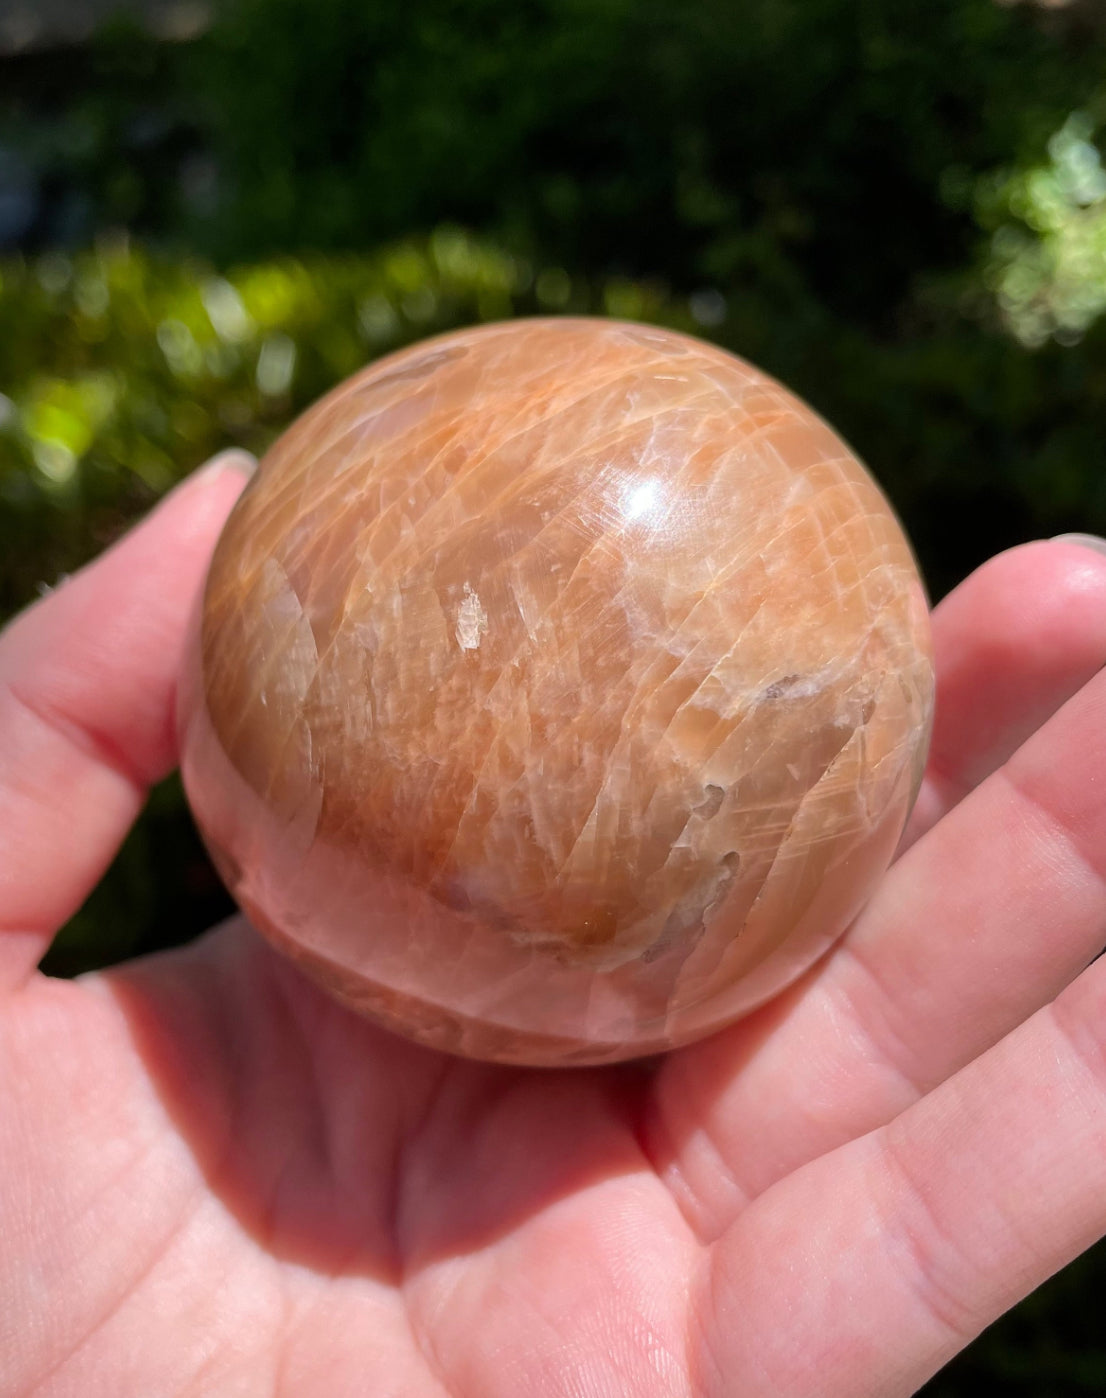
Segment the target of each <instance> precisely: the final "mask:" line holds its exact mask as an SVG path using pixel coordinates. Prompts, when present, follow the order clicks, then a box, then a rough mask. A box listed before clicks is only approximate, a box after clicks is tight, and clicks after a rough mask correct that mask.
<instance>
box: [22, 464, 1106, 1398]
mask: <svg viewBox="0 0 1106 1398" xmlns="http://www.w3.org/2000/svg"><path fill="white" fill-rule="evenodd" d="M240 482H241V475H240V472H239V471H238V470H237V469H236V467H235V463H234V462H233V461H231V462H228V463H223V465H222V467H221V468H220V469H215V470H213V471H208V472H207V473H205V474H202V475H201V476H199V477H196V478H194V479H192V480H191V481H189V482H188V483H186V485H185V486H184V487H183V488H182V489H181V490H179V491H178V492H177V493H176V494H175V495H174V496H173V497H171V498H170V499H169V500H168V501H167V502H166V503H165V504H164V505H163V506H162V507H161V508H160V509H159V510H158V511H157V512H156V513H155V514H154V515H153V516H152V517H151V519H150V520H149V521H147V522H146V524H144V525H143V526H142V527H141V528H140V529H139V530H137V531H136V532H135V533H134V534H132V535H131V536H130V537H129V538H127V539H126V540H124V541H123V543H122V544H121V545H120V546H118V547H117V548H116V549H115V550H113V551H112V552H111V553H109V554H108V555H106V556H105V557H104V558H103V559H101V560H100V561H99V562H98V563H97V564H96V565H94V567H92V568H91V569H89V570H87V571H86V572H85V573H84V574H82V575H80V576H79V577H77V578H76V579H74V580H72V581H70V582H69V583H67V584H66V585H65V586H64V587H62V588H61V589H60V590H59V591H58V592H57V593H55V594H54V595H52V596H51V597H49V598H47V599H46V600H44V601H43V602H42V603H40V604H39V605H38V606H36V607H35V608H33V609H31V610H30V611H29V612H28V613H26V614H24V615H23V616H22V617H21V618H19V619H18V620H17V621H16V623H15V624H14V625H13V626H12V627H11V628H9V630H8V632H7V633H5V635H4V636H3V638H2V639H0V1298H2V1299H3V1306H2V1307H0V1394H2V1395H4V1398H7V1396H8V1395H16V1394H18V1395H31V1394H34V1395H70V1394H73V1395H80V1398H98V1395H105V1396H106V1395H110V1398H129V1396H130V1395H139V1396H140V1398H159V1395H183V1394H197V1395H200V1394H202V1395H215V1396H216V1398H223V1395H236V1396H237V1395H242V1396H243V1398H247V1396H248V1395H254V1394H258V1395H261V1394H264V1395H294V1398H312V1395H314V1394H316V1393H318V1394H325V1395H327V1398H344V1395H347V1394H348V1395H369V1398H387V1396H388V1395H396V1396H397V1398H421V1395H423V1394H426V1395H436V1396H437V1398H441V1396H442V1395H466V1398H467V1396H468V1395H471V1396H472V1398H498V1395H504V1398H529V1395H566V1398H567V1396H568V1395H571V1396H572V1398H607V1395H611V1396H612V1398H614V1395H618V1396H619V1398H622V1396H623V1395H638V1394H640V1395H656V1398H661V1396H662V1395H663V1398H675V1396H676V1395H692V1394H694V1395H723V1398H731V1396H732V1395H746V1394H750V1395H752V1394H773V1395H776V1394H788V1395H802V1396H803V1398H805V1396H806V1395H815V1394H817V1395H831V1394H832V1395H842V1398H858V1395H868V1394H872V1395H879V1398H885V1395H894V1394H907V1393H910V1392H912V1391H913V1390H914V1389H915V1388H916V1387H917V1386H918V1385H919V1384H920V1383H921V1382H923V1381H924V1379H925V1378H927V1377H928V1376H929V1375H930V1374H932V1373H933V1372H934V1371H935V1370H936V1369H937V1368H938V1367H939V1366H940V1365H941V1364H942V1363H943V1362H944V1361H945V1360H946V1359H948V1358H949V1357H950V1356H951V1355H952V1354H954V1353H955V1352H956V1351H957V1350H958V1349H959V1348H961V1347H962V1346H963V1345H964V1344H966V1343H967V1341H968V1340H969V1339H970V1338H971V1337H972V1336H973V1335H975V1334H976V1333H977V1332H978V1331H979V1330H980V1329H981V1328H982V1327H983V1326H984V1325H986V1324H987V1323H988V1322H989V1321H990V1320H992V1319H993V1318H994V1317H995V1316H997V1315H998V1314H1000V1313H1001V1312H1002V1311H1003V1310H1004V1309H1006V1308H1007V1307H1008V1306H1010V1305H1011V1304H1013V1302H1014V1301H1016V1300H1017V1299H1018V1298H1019V1297H1020V1296H1022V1295H1024V1294H1025V1293H1026V1292H1028V1291H1029V1290H1031V1289H1032V1288H1033V1287H1034V1286H1035V1285H1037V1284H1038V1283H1039V1282H1040V1281H1042V1280H1043V1279H1044V1278H1045V1277H1046V1276H1047V1275H1049V1273H1051V1272H1052V1271H1054V1270H1055V1269H1056V1268H1057V1267H1059V1266H1061V1265H1062V1264H1063V1263H1064V1262H1066V1261H1067V1260H1068V1259H1070V1258H1071V1257H1073V1256H1074V1255H1075V1254H1076V1253H1078V1252H1079V1251H1080V1250H1082V1249H1083V1248H1085V1247H1087V1246H1088V1245H1089V1244H1090V1243H1092V1242H1093V1241H1094V1240H1095V1239H1096V1238H1097V1237H1098V1236H1099V1235H1100V1234H1101V1233H1102V1232H1104V1231H1106V1030H1104V1025H1106V964H1104V963H1102V962H1100V963H1096V964H1094V965H1089V963H1091V962H1092V959H1093V958H1094V956H1095V955H1096V953H1097V952H1098V950H1099V949H1100V947H1101V944H1102V941H1103V938H1104V927H1106V882H1104V877H1106V799H1104V797H1106V738H1104V737H1103V735H1104V734H1106V674H1103V675H1098V676H1097V677H1096V672H1097V671H1099V669H1100V667H1101V666H1102V665H1103V662H1106V557H1102V556H1099V555H1097V554H1095V553H1094V552H1092V551H1090V550H1087V549H1084V548H1081V547H1079V546H1078V545H1076V544H1071V543H1051V544H1036V545H1029V546H1026V547H1024V548H1022V549H1019V550H1015V551H1013V552H1011V553H1009V554H1006V555H1003V556H1001V557H1000V558H998V559H996V560H993V561H992V562H991V563H990V564H988V565H987V566H986V567H984V568H983V569H981V570H980V571H979V572H978V573H977V574H975V575H974V576H973V577H972V578H971V579H969V580H968V581H967V582H966V583H965V584H964V585H963V586H962V587H961V588H960V589H959V590H958V591H957V593H955V594H953V596H952V597H951V598H950V599H948V600H947V601H946V602H945V603H944V604H943V605H942V607H941V608H940V609H939V610H938V613H937V615H936V618H935V626H936V634H937V646H938V666H939V707H938V727H937V734H936V739H935V744H934V751H933V758H932V761H931V766H930V770H929V773H928V774H927V779H926V782H925V785H924V787H923V791H922V796H921V799H920V801H919V805H918V809H917V811H916V812H915V816H914V820H913V823H912V826H911V829H910V831H909V832H908V835H907V838H906V840H904V848H906V849H907V852H906V853H905V854H903V855H902V856H901V857H900V858H899V860H898V861H897V862H896V864H895V865H894V866H893V868H892V870H891V871H890V873H889V874H888V875H887V877H886V878H885V880H884V882H883V884H882V885H881V887H880V889H879V890H878V892H877V894H876V896H875V898H874V899H873V901H872V903H871V904H870V906H869V908H868V910H867V911H866V912H865V913H864V914H863V915H862V916H861V917H860V919H859V920H858V921H857V923H856V924H855V925H854V926H853V928H852V929H851V930H850V932H849V933H848V935H847V936H846V938H845V939H844V940H843V941H842V942H841V944H840V945H839V947H838V948H837V949H836V950H835V951H834V952H833V953H832V954H831V955H830V956H828V957H827V958H825V959H824V961H823V962H822V963H821V964H820V965H819V966H817V967H816V968H815V969H814V970H813V971H812V972H810V973H809V974H808V975H807V976H806V978H805V979H804V980H803V981H802V982H801V983H800V984H799V985H797V986H795V987H793V988H792V989H791V990H790V991H788V992H787V993H786V994H784V995H783V996H781V997H780V998H779V999H777V1000H776V1001H775V1002H773V1003H772V1004H771V1005H769V1006H768V1007H766V1008H765V1009H763V1010H761V1011H760V1012H759V1013H758V1014H756V1015H754V1016H753V1017H752V1018H751V1019H749V1020H746V1021H744V1022H743V1023H741V1024H739V1025H737V1026H735V1027H734V1028H732V1029H730V1030H729V1031H727V1032H725V1033H723V1034H720V1035H718V1036H716V1037H714V1038H713V1039H710V1040H708V1041H705V1042H704V1043H701V1044H698V1045H695V1046H692V1047H690V1048H688V1049H685V1050H682V1051H681V1052H679V1053H675V1054H672V1055H670V1056H669V1057H667V1058H665V1059H662V1060H659V1061H656V1062H653V1063H649V1064H644V1065H629V1066H626V1067H622V1068H614V1069H611V1068H606V1069H597V1070H590V1071H579V1070H576V1071H571V1072H533V1071H526V1070H519V1069H505V1068H497V1067H491V1066H486V1065H481V1064H474V1063H466V1062H462V1061H459V1060H452V1059H448V1058H445V1057H442V1056H439V1055H437V1054H434V1053H431V1052H429V1051H427V1050H424V1049H420V1048H417V1047H414V1046H412V1045H408V1044H406V1043H403V1042H401V1041H399V1040H397V1039H395V1038H393V1037H391V1036H390V1035H388V1034H386V1033H384V1032H383V1031H381V1030H378V1029H376V1028H375V1027H373V1026H372V1025H370V1024H367V1023H365V1022H362V1021H360V1020H358V1019H357V1018H355V1017H354V1016H352V1015H351V1014H349V1013H348V1012H346V1011H344V1010H342V1009H341V1008H339V1007H338V1006H337V1005H335V1004H333V1003H331V1002H330V1001H329V1000H328V999H326V997H324V996H323V995H322V994H321V993H319V992H318V991H316V990H315V989H314V988H313V987H312V986H311V985H309V984H308V983H307V982H305V981H304V980H303V979H302V978H301V976H300V975H299V973H298V972H296V971H295V970H294V969H293V968H292V967H291V966H289V965H287V964H285V963H284V962H282V961H281V960H280V959H279V958H277V957H276V956H274V955H273V954H272V953H271V952H270V951H269V950H268V949H267V947H266V946H265V945H264V944H263V943H262V942H261V940H260V939H259V938H258V937H257V936H256V935H255V934H254V933H253V931H252V930H251V929H250V928H249V927H247V926H246V925H245V924H244V923H242V922H241V921H240V920H235V921H233V922H231V923H229V924H227V925H226V926H224V927H221V928H219V929H217V930H215V931H214V932H212V933H210V934H209V935H208V936H207V937H206V938H204V939H203V940H201V941H200V942H197V943H194V944H193V945H192V946H190V947H188V948H185V949H184V950H182V951H179V952H172V953H168V954H165V955H162V956H159V957H155V958H151V959H148V960H146V961H142V962H136V963H132V964H130V965H128V966H126V967H123V968H120V969H118V970H116V971H112V972H108V973H105V974H100V975H96V976H91V977H87V978H85V979H83V980H82V981H79V982H74V983H63V982H57V981H51V980H48V979H46V978H45V977H43V976H41V975H40V974H39V973H38V972H37V971H36V970H35V969H34V968H35V966H36V964H37V962H38V960H39V958H40V957H41V954H42V951H43V950H44V947H45V945H46V943H47V942H48V940H49V937H50V936H51V935H52V933H53V932H54V931H55V929H56V928H57V927H58V926H59V925H60V923H61V922H62V921H64V919H65V918H66V917H67V916H68V915H69V914H70V913H71V912H72V910H73V909H74V907H75V906H77V905H78V904H79V903H80V901H81V900H82V899H83V897H84V896H85V895H86V894H87V892H88V890H89V888H90V887H91V886H92V885H93V883H94V882H95V880H96V879H97V878H98V877H99V875H100V873H101V872H102V870H103V868H104V867H105V865H106V863H107V862H108V861H109V860H110V858H111V855H112V853H113V851H114V849H115V847H116V845H117V844H118V841H119V840H120V839H121V838H122V836H123V834H124V833H125V831H126V829H127V827H128V825H129V824H130V822H131V821H132V820H133V818H134V816H135V814H136V813H137V811H138V809H139V807H140V805H141V802H142V799H143V793H144V791H145V789H146V787H147V785H148V784H149V782H151V781H152V780H155V779H156V778H157V777H159V776H161V775H162V774H163V773H164V772H165V771H166V770H167V769H168V768H169V767H170V766H171V765H172V762H173V743H172V728H173V723H172V695H173V678H174V675H175V672H176V667H177V665H178V663H179V656H180V651H181V645H182V636H183V631H184V625H185V619H186V616H187V613H188V611H189V609H190V606H191V604H192V600H193V598H194V596H195V593H196V590H197V588H198V586H199V580H200V578H201V576H202V572H203V569H204V566H205V564H206V561H207V558H208V556H209V554H210V550H211V547H212V544H213V540H214V536H215V533H216V532H217V530H218V527H219V525H220V523H221V521H222V519H223V517H224V515H225V512H226V510H227V509H228V508H229V505H230V503H231V501H232V500H233V498H234V495H235V493H236V491H237V489H238V487H239V485H240Z"/></svg>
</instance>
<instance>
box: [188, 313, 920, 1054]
mask: <svg viewBox="0 0 1106 1398" xmlns="http://www.w3.org/2000/svg"><path fill="white" fill-rule="evenodd" d="M932 697H933V668H932V660H931V652H930V643H929V629H928V616H927V607H926V601H925V596H924V592H923V588H922V586H921V583H920V581H919V578H918V574H917V571H916V568H915V565H914V562H913V559H912V556H911V553H910V549H909V546H908V544H907V542H906V540H905V539H904V537H903V534H902V531H901V529H900V527H899V525H898V523H897V522H896V520H895V518H894V516H893V514H892V513H891V511H890V509H889V507H888V505H887V503H886V501H885V500H884V498H883V496H882V495H881V494H880V492H879V490H878V488H877V487H876V486H875V484H874V483H873V481H872V480H871V478H870V477H869V476H868V475H867V473H866V472H865V470H864V469H863V467H862V466H861V465H860V464H859V463H858V462H857V460H856V459H855V457H853V455H852V454H851V453H850V451H849V450H848V448H847V447H846V446H845V445H844V444H843V443H842V442H841V441H840V440H839V439H838V438H837V437H836V436H835V435H834V433H833V432H832V431H831V430H830V428H829V427H827V426H826V424H825V423H824V422H823V421H822V420H821V419H820V418H818V417H817V416H816V415H815V414H814V413H813V412H811V410H810V409H809V408H807V407H806V406H804V404H802V403H801V402H799V401H798V400H797V399H796V398H795V397H793V396H792V395H791V394H790V393H788V392H787V391H786V390H785V389H784V388H782V387H781V386H780V385H779V384H777V383H775V382H774V381H773V380H772V379H770V378H768V377H767V376H766V375H764V374H762V373H760V372H759V371H758V370H756V369H755V368H753V367H752V366H751V365H749V364H747V363H744V362H743V361H742V360H740V359H737V358H734V357H733V356H731V355H729V354H726V353H723V352H722V351H721V350H718V349H716V348H713V347H712V346H709V345H706V344H702V343H700V342H698V341H696V340H694V339H691V338H688V337H686V336H683V335H679V334H675V333H673V332H670V331H667V330H658V329H652V328H649V327H646V326H641V325H629V324H621V323H618V322H613V321H599V320H570V319H563V320H533V321H519V322H514V323H511V324H503V325H489V326H484V327H482V328H479V329H474V330H465V331H461V332H459V333H456V334H452V335H447V336H444V337H443V338H440V339H437V340H433V341H429V342H427V343H424V344H421V345H415V346H414V347H413V348H410V349H407V350H403V351H402V352H400V353H398V354H394V355H392V356H391V357H390V358H387V359H384V360H381V361H379V362H377V363H375V364H372V365H370V366H369V368H367V369H366V370H364V371H363V372H362V373H360V374H358V375H356V376H355V377H354V378H352V379H350V380H349V381H348V382H347V383H345V384H343V385H342V386H341V387H339V388H338V389H336V390H335V391H334V392H333V393H331V394H330V395H329V397H326V398H324V399H323V400H322V401H321V402H320V403H318V404H316V405H315V406H314V407H313V408H312V409H310V411H308V412H307V413H305V414H304V416H303V417H301V418H300V419H299V421H298V422H296V423H295V424H294V425H293V426H292V428H291V429H290V430H289V431H288V432H287V433H286V434H285V435H284V436H283V437H282V438H281V439H280V440H279V441H278V442H277V444H276V445H275V446H274V447H273V449H272V450H271V451H270V452H269V454H268V455H267V456H266V457H265V459H264V460H263V462H262V463H261V467H260V470H259V472H258V475H257V476H256V478H255V479H254V481H253V482H252V483H251V484H250V485H249V487H248V488H247V490H246V492H245V494H244V495H243V497H242V499H241V500H240V502H239V503H238V505H237V506H236V508H235V510H234V512H233V514H232V515H231V517H230V520H229V522H228V524H227V526H226V528H225V530H224V532H223V535H222V537H221V539H220V541H219V544H218V547H217V549H216V552H215V557H214V561H213V562H212V565H211V571H210V575H209V577H208V581H207V586H206V592H205V595H204V599H203V606H202V611H201V612H200V613H199V614H198V617H197V624H196V627H195V637H194V646H193V653H192V655H191V658H190V660H189V664H188V668H187V672H186V674H185V676H184V682H183V684H182V688H181V695H180V714H181V743H182V754H183V758H182V761H183V772H184V780H185V785H186V788H187V791H188V796H189V799H190V801H191V804H192V808H193V811H194V812H195V815H196V817H197V820H198V822H199V825H200V828H201V830H202V832H203V834H204V837H205V839H206V841H207V843H208V845H209V848H210V849H211V851H212V853H213V855H214V857H215V859H216V862H217V864H218V866H219V868H220V870H221V872H222V874H223V876H224V877H225V878H226V880H227V883H228V885H229V887H230V889H231V891H232V893H233V894H234V896H235V898H236V899H237V900H238V902H239V903H240V904H241V906H242V908H243V909H244V910H245V912H246V913H247V914H248V915H249V917H250V918H251V920H252V921H253V922H254V923H255V924H256V926H257V927H258V928H260V930H261V931H262V932H263V933H264V934H265V935H266V936H267V937H269V938H270V939H271V940H272V941H273V942H274V943H275V944H276V946H278V947H279V948H280V949H281V950H283V951H284V952H286V953H287V954H288V955H289V956H291V957H292V958H293V959H294V960H295V961H296V962H298V963H299V965H300V966H301V967H302V968H303V969H304V970H305V971H306V972H307V973H308V974H309V975H310V976H312V977H314V978H315V979H316V980H318V981H319V982H321V983H322V984H323V985H324V986H326V987H327V988H328V989H329V990H330V991H332V992H333V993H334V994H335V995H336V996H338V997H339V998H340V999H341V1000H343V1001H345V1002H346V1003H347V1004H349V1005H351V1006H352V1007H353V1008H354V1009H356V1010H359V1011H361V1012H363V1013H364V1014H367V1015H369V1016H372V1017H373V1018H374V1019H376V1020H378V1021H380V1022H381V1023H383V1024H385V1025H387V1026H389V1027H390V1028H392V1029H395V1030H397V1031H398V1032H399V1033H401V1034H405V1035H408V1036H410V1037H412V1038H415V1039H418V1040H420V1041H422V1042H423V1043H426V1044H431V1045H433V1046H435V1047H438V1048H442V1049H448V1050H451V1051H453V1052H456V1053H461V1054H467V1055H471V1056H473V1057H477V1058H488V1059H496V1060H500V1061H505V1062H514V1063H532V1064H577V1063H598V1062H604V1061H611V1060H614V1059H621V1058H629V1057H633V1056H636V1055H641V1054H648V1053H654V1052H656V1051H658V1050H664V1049H668V1048H671V1047H674V1046H676V1045H679V1044H684V1043H687V1042H689V1041H690V1040H693V1039H696V1038H698V1037H700V1036H702V1035H705V1034H708V1033H710V1032H711V1031H713V1030H716V1029H718V1028H720V1027H721V1026H723V1025H725V1024H727V1023H729V1022H730V1021H732V1020H734V1019H735V1018H737V1017H738V1016H740V1015H742V1014H744V1013H746V1012H747V1011H749V1010H750V1009H751V1008H753V1007H754V1006H756V1005H759V1004H761V1003H763V1002H764V1001H765V1000H767V999H768V998H769V997H771V996H772V995H774V994H776V993H777V992H778V991H779V990H780V989H781V988H782V987H783V986H784V985H786V984H787V983H788V982H789V981H791V980H792V979H794V977H796V976H797V975H798V974H799V973H801V972H802V971H803V970H804V969H806V968H807V967H808V966H810V965H811V963H812V962H813V961H814V960H815V959H816V958H817V957H818V956H820V955H821V954H822V953H823V952H824V951H825V950H826V949H827V948H828V947H829V946H830V945H831V944H832V942H833V941H834V939H835V938H837V937H839V936H840V934H841V933H842V931H843V930H844V928H845V927H846V926H847V924H848V923H849V921H850V920H851V919H852V918H853V917H854V916H855V914H856V913H857V912H858V911H859V909H860V908H861V906H862V905H863V903H864V901H865V900H866V898H867V897H868V896H869V894H870V893H871V891H872V888H873V886H874V885H875V883H876V882H877V881H878V880H879V878H880V877H881V876H882V874H883V872H884V870H885V868H886V866H887V864H888V862H889V861H890V859H891V856H892V853H893V851H894V848H895V845H896V843H897V841H898V839H899V836H900V833H901V831H902V828H903V824H904V821H905V819H906V816H907V813H908V810H909V808H910V805H911V802H912V800H913V798H914V795H915V793H916V791H917V788H918V783H919V780H920V776H921V771H922V765H923V761H924V757H925V748H926V742H927V738H928V733H929V727H930V718H931V711H932Z"/></svg>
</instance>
